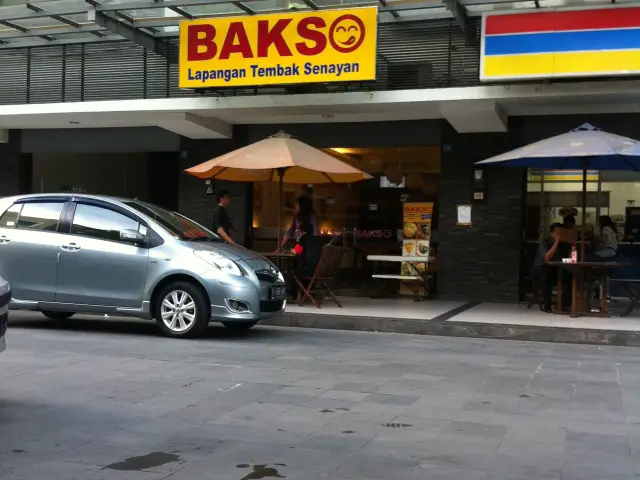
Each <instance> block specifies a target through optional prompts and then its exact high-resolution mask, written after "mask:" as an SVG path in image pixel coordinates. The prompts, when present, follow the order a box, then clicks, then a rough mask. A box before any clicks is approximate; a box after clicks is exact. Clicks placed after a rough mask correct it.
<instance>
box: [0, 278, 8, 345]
mask: <svg viewBox="0 0 640 480" xmlns="http://www.w3.org/2000/svg"><path fill="white" fill-rule="evenodd" d="M10 301H11V287H9V283H8V282H7V281H6V280H5V279H4V278H2V277H0V352H3V351H4V349H5V347H6V342H5V339H4V336H5V333H6V331H7V323H8V321H9V302H10Z"/></svg>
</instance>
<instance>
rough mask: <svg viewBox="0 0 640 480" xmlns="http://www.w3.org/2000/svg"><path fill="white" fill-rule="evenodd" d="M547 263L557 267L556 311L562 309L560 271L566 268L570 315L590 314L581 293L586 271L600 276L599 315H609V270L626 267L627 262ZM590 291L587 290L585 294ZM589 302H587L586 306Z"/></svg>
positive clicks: (582, 292)
mask: <svg viewBox="0 0 640 480" xmlns="http://www.w3.org/2000/svg"><path fill="white" fill-rule="evenodd" d="M547 265H549V266H551V267H557V268H558V287H557V289H558V292H557V297H558V298H557V299H556V303H557V305H556V311H557V312H561V311H562V288H563V285H562V271H563V270H566V271H567V272H569V273H571V276H572V278H571V317H573V318H575V317H578V316H580V315H585V316H588V315H590V314H591V312H590V311H587V310H588V308H585V302H584V300H585V299H584V297H583V294H584V293H585V292H584V288H585V280H586V277H587V275H586V274H587V273H588V272H594V273H597V274H599V275H600V277H601V278H602V293H601V295H600V297H601V298H600V313H599V315H598V316H600V317H608V316H609V308H608V305H607V285H608V282H607V279H608V278H609V277H610V274H611V271H612V270H614V269H616V268H621V267H626V266H627V265H628V264H626V263H620V262H575V263H564V262H547ZM590 294H591V293H590V292H588V293H587V295H590ZM590 303H591V302H587V304H586V305H587V307H588V306H589V304H590Z"/></svg>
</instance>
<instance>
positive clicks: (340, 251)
mask: <svg viewBox="0 0 640 480" xmlns="http://www.w3.org/2000/svg"><path fill="white" fill-rule="evenodd" d="M348 250H349V248H348V247H342V246H336V245H326V246H324V247H323V248H322V256H321V257H320V261H319V262H318V266H317V267H316V270H315V272H313V275H312V276H310V277H298V276H296V275H294V276H293V278H294V279H295V281H296V283H297V284H298V287H300V290H299V291H298V298H297V303H298V305H300V306H302V305H303V304H304V301H305V298H308V299H309V300H311V303H313V304H314V305H315V306H316V308H322V303H323V302H324V300H325V298H326V297H327V296H329V297H331V299H332V300H333V301H334V302H335V303H336V305H337V306H338V307H340V308H342V305H341V304H340V302H339V301H338V299H337V298H336V296H335V294H334V293H333V291H332V290H331V287H332V285H333V283H334V281H335V278H336V275H337V274H338V270H339V269H340V262H341V261H342V257H343V255H344V254H345V253H347V251H348ZM305 283H306V286H305ZM313 292H315V293H316V297H317V296H318V295H317V294H318V293H320V294H323V297H322V298H320V299H317V298H316V297H314V295H313Z"/></svg>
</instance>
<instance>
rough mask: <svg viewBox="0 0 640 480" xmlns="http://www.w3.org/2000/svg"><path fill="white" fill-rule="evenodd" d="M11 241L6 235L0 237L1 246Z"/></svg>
mask: <svg viewBox="0 0 640 480" xmlns="http://www.w3.org/2000/svg"><path fill="white" fill-rule="evenodd" d="M10 241H11V239H10V238H9V237H7V236H6V235H0V245H3V244H5V243H9V242H10Z"/></svg>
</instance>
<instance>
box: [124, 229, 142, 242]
mask: <svg viewBox="0 0 640 480" xmlns="http://www.w3.org/2000/svg"><path fill="white" fill-rule="evenodd" d="M120 240H122V241H123V242H130V243H135V244H136V245H139V244H141V243H143V242H144V235H142V234H141V233H140V232H138V231H137V230H120Z"/></svg>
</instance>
